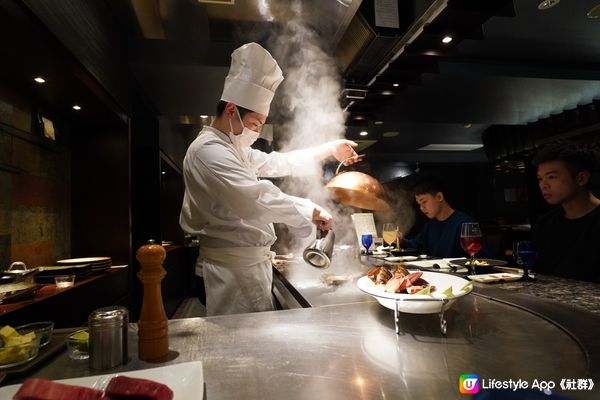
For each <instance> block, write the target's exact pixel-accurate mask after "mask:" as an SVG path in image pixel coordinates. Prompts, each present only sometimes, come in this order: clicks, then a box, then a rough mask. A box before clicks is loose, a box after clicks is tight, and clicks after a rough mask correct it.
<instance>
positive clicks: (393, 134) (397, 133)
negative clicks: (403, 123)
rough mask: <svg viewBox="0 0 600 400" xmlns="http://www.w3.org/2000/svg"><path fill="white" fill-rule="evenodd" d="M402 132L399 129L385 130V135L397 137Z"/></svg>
mask: <svg viewBox="0 0 600 400" xmlns="http://www.w3.org/2000/svg"><path fill="white" fill-rule="evenodd" d="M399 134H400V132H398V131H389V132H383V135H382V136H383V137H396V136H398V135H399Z"/></svg>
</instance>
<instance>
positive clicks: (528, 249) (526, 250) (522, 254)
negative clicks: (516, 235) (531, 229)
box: [513, 240, 536, 281]
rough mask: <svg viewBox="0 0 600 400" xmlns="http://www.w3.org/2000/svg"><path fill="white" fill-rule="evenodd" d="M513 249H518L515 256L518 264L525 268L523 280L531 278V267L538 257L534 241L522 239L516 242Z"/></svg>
mask: <svg viewBox="0 0 600 400" xmlns="http://www.w3.org/2000/svg"><path fill="white" fill-rule="evenodd" d="M513 249H514V250H516V256H515V257H516V261H517V264H518V265H519V267H521V268H522V269H523V277H522V278H521V280H523V281H528V280H530V277H529V269H530V268H531V267H532V266H533V264H534V263H535V259H536V254H535V250H534V249H533V243H532V242H531V241H530V240H521V241H518V242H516V244H515V245H514V246H513Z"/></svg>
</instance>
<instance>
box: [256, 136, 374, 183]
mask: <svg viewBox="0 0 600 400" xmlns="http://www.w3.org/2000/svg"><path fill="white" fill-rule="evenodd" d="M356 146H357V144H356V143H355V142H353V141H351V140H346V139H338V140H332V141H330V142H327V143H323V144H320V145H318V146H314V147H310V148H307V149H302V150H292V151H288V152H285V153H280V152H277V151H273V152H271V153H268V154H267V153H264V152H262V151H259V150H255V149H251V150H250V153H249V155H250V159H251V160H252V163H253V164H254V165H255V166H256V169H257V170H258V173H259V176H261V177H279V176H286V175H295V176H310V175H314V174H316V173H318V172H319V171H321V162H322V161H323V160H325V159H328V158H332V157H333V158H335V159H337V160H338V161H340V162H341V161H344V164H346V165H350V164H354V163H356V162H359V161H361V160H362V159H363V158H364V156H362V155H361V156H359V155H357V154H356V151H354V147H356Z"/></svg>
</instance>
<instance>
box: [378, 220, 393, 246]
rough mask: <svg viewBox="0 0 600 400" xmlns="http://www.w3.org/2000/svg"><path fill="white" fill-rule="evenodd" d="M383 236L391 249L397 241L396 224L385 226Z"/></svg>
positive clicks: (382, 231)
mask: <svg viewBox="0 0 600 400" xmlns="http://www.w3.org/2000/svg"><path fill="white" fill-rule="evenodd" d="M381 236H382V237H383V241H384V242H385V243H386V244H387V245H388V246H390V248H391V247H392V244H393V243H394V242H395V241H396V227H395V226H394V224H390V223H386V224H383V229H382V230H381Z"/></svg>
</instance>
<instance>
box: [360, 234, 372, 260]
mask: <svg viewBox="0 0 600 400" xmlns="http://www.w3.org/2000/svg"><path fill="white" fill-rule="evenodd" d="M360 241H361V243H362V245H363V246H365V254H366V255H369V248H370V247H371V245H372V244H373V235H371V234H370V233H363V234H362V236H361V237H360Z"/></svg>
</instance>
